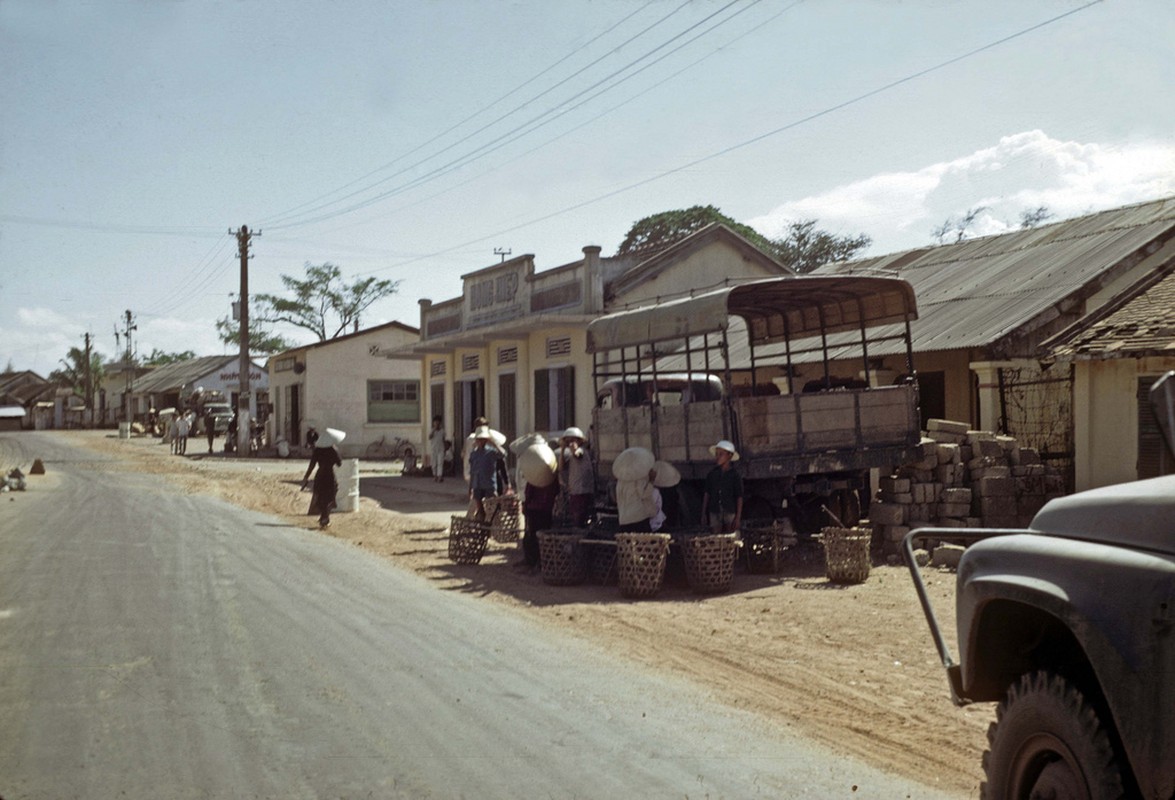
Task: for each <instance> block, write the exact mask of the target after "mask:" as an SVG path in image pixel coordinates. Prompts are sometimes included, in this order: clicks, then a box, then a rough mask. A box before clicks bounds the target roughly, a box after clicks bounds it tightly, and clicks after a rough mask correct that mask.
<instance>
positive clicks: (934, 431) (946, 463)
mask: <svg viewBox="0 0 1175 800" xmlns="http://www.w3.org/2000/svg"><path fill="white" fill-rule="evenodd" d="M926 427H927V429H926V431H925V433H924V435H923V439H922V444H921V446H920V447H919V449H918V451H917V453H916V455H915V457H914V460H913V461H911V463H909V464H905V465H903V466H902V467H900V468H898V469H897V470H895V471H894V473H893V474H892V475H888V476H886V477H883V478H882V479H881V482H880V486H879V489H878V493H877V498H876V499H875V500H874V502H873V504H872V505H871V507H870V512H869V522H870V523H871V524H872V525H873V527H874V529H875V531H877V532H878V533H879V536H878V539H879V541H881V542H883V543H884V545H885V548H886V549H887V550H889V551H891V552H892V551H895V550H896V549H897V545H898V543H900V542H901V540H902V538H903V537H904V536H905V535H906V534H907V533H908V532H909V531H910V530H911V529H912V528H920V527H934V528H1018V527H1027V526H1028V524H1029V523H1030V522H1031V520H1032V517H1033V516H1035V515H1036V512H1037V511H1039V510H1040V508H1041V507H1042V506H1043V505H1044V504H1045V502H1047V501H1048V500H1049V499H1051V498H1053V497H1059V496H1060V495H1061V494H1063V493H1064V481H1063V479H1062V478H1061V476H1060V475H1059V474H1058V473H1057V472H1056V470H1054V469H1053V468H1052V467H1048V466H1046V465H1044V464H1042V463H1041V460H1040V455H1039V454H1038V453H1037V452H1036V451H1035V450H1033V449H1032V448H1029V447H1022V446H1021V445H1020V443H1019V442H1018V441H1017V440H1016V439H1015V437H1012V436H1005V435H1000V434H995V433H992V432H991V431H977V430H971V429H970V427H969V426H968V425H967V424H966V423H964V422H955V421H952V420H941V419H932V420H928V422H927V426H926Z"/></svg>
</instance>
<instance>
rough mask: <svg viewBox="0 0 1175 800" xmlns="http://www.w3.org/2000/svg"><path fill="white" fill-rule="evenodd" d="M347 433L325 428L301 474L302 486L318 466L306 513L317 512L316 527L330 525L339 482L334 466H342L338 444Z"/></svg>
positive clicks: (303, 486)
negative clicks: (304, 472)
mask: <svg viewBox="0 0 1175 800" xmlns="http://www.w3.org/2000/svg"><path fill="white" fill-rule="evenodd" d="M346 436H347V434H345V433H343V432H342V431H340V430H335V429H334V428H327V429H326V431H324V432H323V433H322V434H321V435H320V436H319V437H318V441H316V442H315V443H314V450H313V452H312V453H311V454H310V464H309V465H308V466H307V467H306V474H305V475H303V476H302V488H303V489H305V488H306V484H307V483H308V482H309V481H310V473H311V472H313V471H314V468H315V467H318V474H316V475H315V476H314V488H313V489H312V494H311V495H310V508H309V509H308V510H307V511H306V513H307V514H311V515H312V514H318V527H320V528H328V527H330V512H331V510H332V509H334V507H335V496H336V495H338V493H339V482H338V479H336V478H335V467H339V466H342V464H343V457H342V456H341V455H339V447H338V446H339V444H341V443H342V441H343V439H345V438H346Z"/></svg>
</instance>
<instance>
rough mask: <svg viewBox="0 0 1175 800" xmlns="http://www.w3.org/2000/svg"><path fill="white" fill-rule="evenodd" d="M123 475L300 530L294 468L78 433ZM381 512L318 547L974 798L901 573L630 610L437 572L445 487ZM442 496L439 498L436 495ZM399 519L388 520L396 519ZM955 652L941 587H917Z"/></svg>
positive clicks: (370, 505)
mask: <svg viewBox="0 0 1175 800" xmlns="http://www.w3.org/2000/svg"><path fill="white" fill-rule="evenodd" d="M77 436H78V438H79V440H80V441H84V442H85V443H86V444H87V446H89V447H92V448H94V449H96V450H99V451H104V452H111V451H116V452H118V453H119V454H120V455H122V456H129V457H131V458H132V459H133V461H134V463H135V465H136V468H137V469H141V470H143V471H147V472H152V473H161V474H166V475H168V476H169V477H170V478H171V479H172V480H174V481H176V482H177V483H179V484H180V485H182V486H183V487H185V488H186V489H187V490H189V491H193V492H200V493H205V494H210V495H214V496H218V497H221V498H223V499H225V500H227V501H229V502H231V503H235V504H238V505H241V506H244V507H247V508H251V509H255V510H258V511H263V512H265V513H269V514H274V515H277V516H281V517H285V518H288V520H289V521H291V522H294V523H296V524H298V525H299V526H302V527H306V528H312V527H314V524H313V523H314V521H313V519H312V518H309V517H306V516H304V514H305V510H306V509H305V505H306V501H307V500H308V495H304V494H303V495H299V494H297V492H296V480H297V478H299V477H300V474H301V472H302V469H303V468H304V465H303V464H301V463H300V462H292V463H291V462H280V463H274V462H249V461H241V462H226V461H224V460H222V459H204V460H196V459H192V458H189V459H183V458H178V457H172V456H168V455H167V453H166V447H158V446H154V447H153V446H151V444H150V443H149V442H147V441H145V440H131V441H129V442H128V441H120V440H118V439H114V438H110V437H109V436H108V435H102V434H101V433H99V432H89V433H86V434H77ZM382 483H383V484H385V485H387V486H388V488H387V489H386V490H385V493H384V494H381V501H380V502H375V501H373V500H370V499H367V498H364V500H363V502H362V504H361V508H360V511H359V512H358V513H354V514H337V515H336V516H335V517H334V524H333V525H332V526H331V528H330V529H329V531H328V535H330V536H333V537H336V538H339V539H343V540H346V541H348V542H351V543H352V544H353V545H355V546H356V547H362V548H364V549H366V550H369V551H372V552H375V553H377V554H379V555H380V556H383V557H386V558H388V559H390V560H392V561H394V562H395V563H397V564H399V565H401V566H402V567H404V568H407V569H410V570H412V571H414V572H416V573H418V574H420V575H422V576H424V577H426V578H428V579H429V580H430V581H432V582H434V584H435V585H436V586H437V587H438V588H441V589H444V590H448V591H455V592H463V593H467V594H471V595H475V596H477V597H480V598H483V599H484V600H486V601H487V602H495V603H502V604H506V605H509V606H511V607H513V608H516V609H517V610H518V611H519V612H520V613H524V614H527V615H529V616H530V617H532V618H534V619H537V620H540V621H542V622H545V623H547V624H550V625H553V626H557V627H558V628H559V629H560V630H562V631H564V632H571V633H573V634H574V635H576V636H578V637H582V638H583V639H585V640H589V641H591V642H595V643H598V644H600V645H602V646H604V647H606V648H607V649H608V650H609V651H610V652H613V653H617V654H622V655H624V656H627V657H630V658H632V659H634V660H636V661H638V662H640V663H643V664H645V665H648V666H651V667H654V668H656V669H658V670H663V671H664V672H666V673H670V674H672V675H674V676H677V677H680V678H685V679H687V680H689V681H692V682H694V683H696V684H697V685H698V686H700V687H702V688H703V689H704V690H706V691H708V692H709V693H710V694H711V695H712V696H714V697H716V698H718V699H720V700H722V701H724V702H725V703H728V704H729V705H731V706H734V707H736V708H739V709H742V710H749V711H753V712H755V713H757V714H760V715H762V716H763V717H765V718H767V719H768V720H770V721H771V722H772V723H774V724H775V725H778V726H780V727H782V728H785V729H787V730H789V731H791V732H794V733H798V734H800V735H803V736H805V737H808V738H810V739H812V740H814V741H815V742H818V743H820V744H822V745H826V746H828V747H830V748H832V749H834V750H836V751H840V752H843V753H846V754H849V755H853V756H856V757H858V758H861V759H862V760H864V761H866V762H868V763H871V764H873V765H876V766H878V767H881V768H883V769H885V770H888V771H891V772H894V773H897V774H899V775H904V776H908V777H911V778H915V779H917V780H918V781H919V782H921V783H924V784H927V785H930V786H940V787H941V788H942V789H943V790H944V791H949V792H962V793H964V794H970V795H973V796H978V787H979V782H980V780H981V778H982V772H981V769H980V757H981V754H982V752H983V749H984V746H985V737H984V732H985V730H986V729H987V725H988V723H989V722H990V721H991V719H992V715H993V713H994V709H993V707H992V706H991V705H986V704H985V705H979V706H973V707H969V708H967V709H956V708H955V707H953V706H952V705H951V703H950V699H949V692H948V689H947V685H946V681H945V678H944V676H943V674H942V670H941V667H940V665H939V664H938V660H937V657H936V654H935V652H934V648H933V646H932V644H931V641H930V637H929V634H928V633H927V630H926V625H925V623H924V621H923V619H922V615H921V610H920V608H919V606H918V603H917V600H916V597H915V595H914V592H913V590H912V588H911V586H910V581H909V577H908V575H907V574H906V573H905V570H904V568H900V567H890V566H882V567H877V568H875V569H874V571H873V572H872V574H871V576H870V578H869V580H868V581H866V582H865V583H864V584H860V585H855V586H839V585H834V584H831V583H829V582H828V581H827V580H826V579H825V577H824V574H823V563H822V560H821V556H820V553H819V551H816V550H805V549H800V550H798V551H796V552H793V553H792V554H791V555H790V556H789V558H788V559H787V563H786V564H785V568H784V571H783V572H782V574H780V575H779V576H763V575H749V574H745V573H741V572H740V573H738V574H736V576H735V583H734V587H733V589H732V591H731V592H729V593H727V594H723V595H718V596H705V597H702V596H698V595H694V594H692V593H691V592H690V591H689V590H688V589H687V588H685V587H684V586H680V585H672V584H670V585H667V586H666V588H665V589H664V590H663V591H662V593H661V594H660V595H659V596H658V597H657V598H656V599H653V600H643V601H630V600H626V599H624V598H622V597H621V596H620V594H619V592H618V591H617V589H616V588H615V587H614V586H598V585H581V586H573V587H556V586H548V585H546V584H544V583H543V581H542V579H541V577H540V576H539V575H537V574H531V573H525V572H520V571H518V570H515V569H514V568H513V567H512V566H511V564H512V562H513V561H514V560H515V559H516V558H517V551H516V549H515V548H513V547H512V546H508V545H501V544H495V543H491V545H490V551H489V552H488V553H487V555H486V557H485V559H483V561H482V562H481V564H480V565H477V566H457V565H454V564H452V563H451V562H449V560H448V559H447V557H446V543H447V539H446V531H445V530H444V528H443V524H442V521H443V520H444V518H445V517H446V516H447V513H448V512H449V511H450V510H451V511H454V512H458V511H459V510H460V504H459V502H456V498H458V496H459V495H458V494H457V492H456V491H455V488H456V487H453V486H450V485H449V484H448V483H446V484H442V485H440V487H438V486H437V485H436V484H433V483H432V482H431V481H429V480H428V479H424V478H400V477H397V478H395V479H389V480H384V481H382ZM438 489H441V491H442V492H443V493H441V494H437V490H438ZM396 493H400V494H401V495H402V497H403V498H404V502H403V504H402V505H403V507H404V508H411V509H412V511H413V513H410V514H401V513H397V512H395V511H392V510H389V508H388V507H395V506H396V505H397V501H396ZM927 578H928V583H929V588H930V592H931V594H932V596H933V598H934V601H935V604H936V606H937V607H938V608H940V609H942V613H941V614H940V617H941V621H942V622H943V623H944V624H945V625H947V626H948V628H947V630H946V634H947V637H948V641H953V640H954V630H953V627H952V626H951V616H952V615H951V613H950V612H951V610H952V609H953V604H954V575H953V574H951V573H946V572H943V573H930V574H928V576H927Z"/></svg>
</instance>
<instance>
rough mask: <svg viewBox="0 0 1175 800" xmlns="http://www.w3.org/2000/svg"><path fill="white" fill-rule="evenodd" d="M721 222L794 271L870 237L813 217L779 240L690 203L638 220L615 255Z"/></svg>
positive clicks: (652, 248) (839, 257)
mask: <svg viewBox="0 0 1175 800" xmlns="http://www.w3.org/2000/svg"><path fill="white" fill-rule="evenodd" d="M715 222H717V223H721V224H723V225H725V226H726V227H728V228H730V229H731V230H733V231H734V232H735V233H737V234H738V235H740V236H742V237H743V238H744V239H746V240H747V241H749V242H750V243H751V244H753V245H754V246H755V247H757V248H759V249H760V250H762V251H763V252H764V253H766V254H767V255H769V256H771V257H772V258H774V259H775V260H776V261H778V262H780V263H781V264H783V265H784V266H787V267H791V268H792V269H794V270H795V271H796V272H800V273H805V272H811V271H812V270H814V269H816V268H817V267H819V266H821V265H822V264H827V263H829V262H832V261H844V260H846V259H849V258H852V257H853V256H854V255H856V254H857V253H858V252H859V251H861V250H863V249H865V248H866V247H868V246H869V245H870V244H872V243H873V240H872V239H871V238H869V237H868V236H866V235H865V234H863V233H862V234H858V235H857V236H835V235H833V234H831V233H828V232H827V231H822V230H817V229H816V220H814V219H806V220H799V221H798V222H793V223H791V224H789V225H788V227H787V235H786V236H784V237H783V238H782V239H769V238H767V237H766V236H764V235H763V234H761V233H759V232H758V231H757V230H755V229H754V228H752V227H751V226H749V225H744V224H742V223H741V222H735V221H734V220H733V219H731V218H730V217H728V216H726V215H725V214H723V213H722V212H721V211H719V210H718V209H717V208H715V207H714V206H694V207H693V208H686V209H682V210H679V211H663V212H661V213H660V214H653V215H651V216H648V217H645V218H644V219H639V220H637V221H636V222H635V223H633V226H632V227H631V228H629V230H628V235H627V236H626V237H625V239H624V241H623V242H621V243H620V247H619V248H618V249H617V251H616V254H617V255H627V254H636V255H643V254H649V255H651V254H653V253H655V252H657V251H659V250H663V249H665V248H666V247H668V246H670V245H671V244H673V243H675V242H677V241H680V240H681V239H684V238H685V237H687V236H689V235H690V234H691V233H696V232H697V231H700V230H701V229H702V228H704V227H706V226H707V225H710V224H711V223H715Z"/></svg>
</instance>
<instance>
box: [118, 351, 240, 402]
mask: <svg viewBox="0 0 1175 800" xmlns="http://www.w3.org/2000/svg"><path fill="white" fill-rule="evenodd" d="M239 361H240V356H200V357H198V358H192V359H188V360H187V361H177V362H176V363H174V364H166V365H164V366H162V367H156V368H155V369H153V370H151V371H150V372H149V373H147V374H146V375H144V376H143V377H141V378H138V379H136V380H135V382H134V384H133V386H132V391H134V393H135V394H148V393H150V392H168V391H173V390H178V389H180V388H181V387H184V388H187V387H191V388H195V386H194V385H193V384H195V382H196V381H198V380H200V379H201V378H203V377H206V376H207V375H209V374H210V373H213V372H216V371H217V370H218V369H220V368H222V367H224V366H225V365H227V364H237V363H238V362H239Z"/></svg>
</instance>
